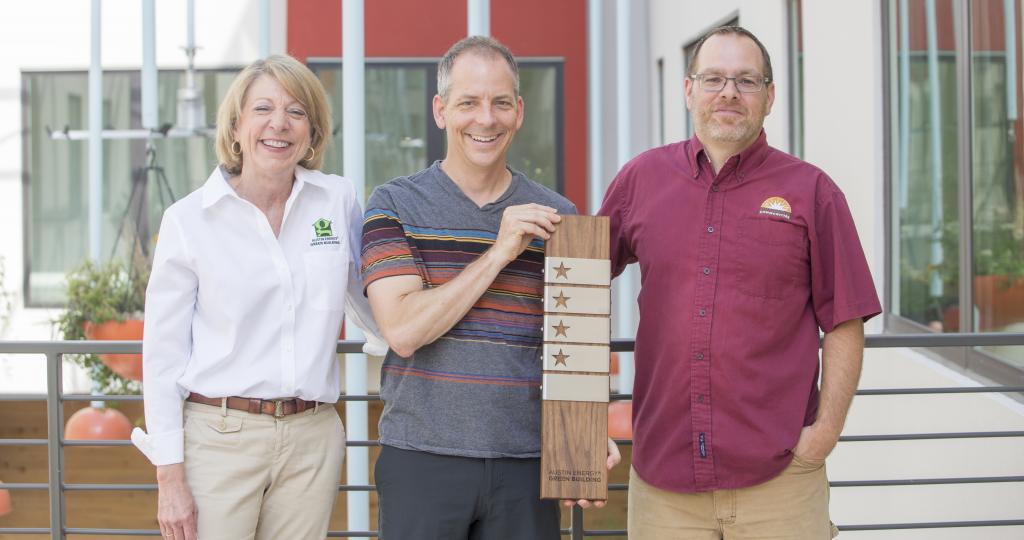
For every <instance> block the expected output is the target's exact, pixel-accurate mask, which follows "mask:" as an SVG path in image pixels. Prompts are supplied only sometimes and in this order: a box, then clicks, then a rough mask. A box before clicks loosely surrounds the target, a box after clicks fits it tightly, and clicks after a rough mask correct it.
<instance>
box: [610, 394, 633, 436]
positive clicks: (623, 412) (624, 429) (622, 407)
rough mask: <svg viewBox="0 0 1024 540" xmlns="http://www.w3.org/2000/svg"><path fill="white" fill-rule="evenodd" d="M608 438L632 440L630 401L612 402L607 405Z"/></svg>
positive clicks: (631, 405) (631, 409)
mask: <svg viewBox="0 0 1024 540" xmlns="http://www.w3.org/2000/svg"><path fill="white" fill-rule="evenodd" d="M608 436H609V437H611V438H613V439H632V438H633V402H632V401H613V402H611V403H609V404H608Z"/></svg>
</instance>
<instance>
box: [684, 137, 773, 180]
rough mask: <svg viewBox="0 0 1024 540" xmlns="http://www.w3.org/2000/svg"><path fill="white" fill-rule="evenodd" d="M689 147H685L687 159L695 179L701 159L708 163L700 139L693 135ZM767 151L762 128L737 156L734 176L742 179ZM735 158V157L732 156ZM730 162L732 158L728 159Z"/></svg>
mask: <svg viewBox="0 0 1024 540" xmlns="http://www.w3.org/2000/svg"><path fill="white" fill-rule="evenodd" d="M689 143H690V144H689V145H688V147H687V157H689V159H690V165H691V166H692V167H693V177H694V178H696V177H697V175H698V174H699V172H700V164H701V159H703V160H704V162H706V163H708V165H710V162H709V161H708V159H709V158H708V157H707V153H706V152H705V151H704V145H703V144H701V142H700V139H699V138H697V135H696V134H694V135H693V137H691V138H690V141H689ZM767 151H768V137H767V135H765V132H764V128H762V129H761V133H760V134H758V136H757V139H754V142H753V143H751V144H750V146H748V147H746V148H744V149H743V151H742V152H740V153H739V154H738V160H737V163H736V175H737V176H738V177H739V178H740V179H742V178H743V176H744V175H745V174H747V173H749V172H750V171H752V170H754V168H756V167H757V166H758V165H760V164H761V162H763V161H764V158H765V156H766V155H767V153H768V152H767ZM733 157H736V156H733ZM729 159H730V160H731V159H732V158H729Z"/></svg>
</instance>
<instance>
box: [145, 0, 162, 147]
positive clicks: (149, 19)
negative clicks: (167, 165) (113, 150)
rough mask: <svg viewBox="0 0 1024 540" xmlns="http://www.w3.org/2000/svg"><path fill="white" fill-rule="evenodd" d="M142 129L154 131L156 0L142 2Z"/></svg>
mask: <svg viewBox="0 0 1024 540" xmlns="http://www.w3.org/2000/svg"><path fill="white" fill-rule="evenodd" d="M142 127H143V128H145V129H156V128H157V127H159V120H158V119H157V87H156V0H142Z"/></svg>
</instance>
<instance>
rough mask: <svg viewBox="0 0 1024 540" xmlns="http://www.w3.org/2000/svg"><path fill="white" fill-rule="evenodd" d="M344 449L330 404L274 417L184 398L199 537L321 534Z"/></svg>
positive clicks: (341, 429)
mask: <svg viewBox="0 0 1024 540" xmlns="http://www.w3.org/2000/svg"><path fill="white" fill-rule="evenodd" d="M344 457H345V430H344V427H343V426H342V425H341V419H340V418H338V413H337V412H336V411H335V410H334V407H333V406H330V405H326V406H320V407H318V408H317V409H316V410H314V409H310V410H307V411H304V412H301V413H298V414H293V415H289V416H285V417H283V418H274V417H273V416H270V415H266V414H251V413H247V412H244V411H236V410H233V409H221V408H220V407H212V406H209V405H200V404H197V403H185V471H186V476H187V478H188V483H189V487H190V488H191V489H192V496H193V497H195V501H196V508H198V512H199V516H198V517H199V539H200V540H235V539H239V540H240V539H256V540H263V539H266V540H270V539H282V538H288V539H289V540H291V539H314V538H316V539H322V538H324V537H325V536H326V535H327V525H328V521H329V520H330V517H331V511H332V510H333V508H334V500H335V498H336V497H337V495H338V481H339V480H340V475H341V463H342V460H343V459H344Z"/></svg>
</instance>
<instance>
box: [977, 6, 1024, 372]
mask: <svg viewBox="0 0 1024 540" xmlns="http://www.w3.org/2000/svg"><path fill="white" fill-rule="evenodd" d="M972 7H973V13H972V24H973V28H972V31H973V36H974V40H973V41H974V43H973V47H972V48H973V50H972V51H971V57H972V72H971V84H972V92H973V96H972V97H973V101H974V104H973V122H974V126H973V130H972V136H973V137H974V139H973V143H974V144H973V156H972V158H973V159H972V161H973V186H972V188H973V195H974V279H973V283H972V285H973V290H974V306H975V309H976V311H975V314H976V315H975V320H974V323H975V330H978V331H982V332H1024V141H1022V140H1021V135H1022V123H1021V115H1020V110H1021V106H1022V103H1021V100H1022V99H1024V98H1022V91H1024V88H1022V85H1021V77H1020V74H1021V68H1020V62H1021V57H1020V56H1021V55H1020V50H1021V37H1020V21H1021V2H1020V0H1017V1H1014V2H1006V1H1004V0H976V1H975V2H974V3H973V6H972ZM1020 349H1021V348H1020V347H993V348H988V352H990V353H994V354H995V355H996V356H998V357H999V358H1000V359H1002V360H1004V361H1007V362H1009V363H1011V364H1013V365H1016V366H1017V367H1022V368H1024V350H1020Z"/></svg>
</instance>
